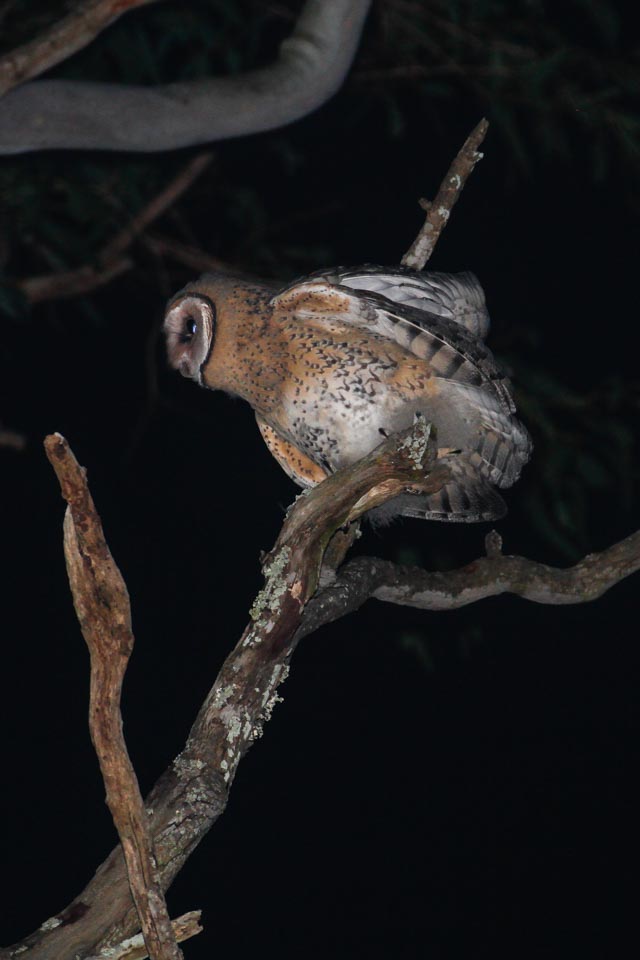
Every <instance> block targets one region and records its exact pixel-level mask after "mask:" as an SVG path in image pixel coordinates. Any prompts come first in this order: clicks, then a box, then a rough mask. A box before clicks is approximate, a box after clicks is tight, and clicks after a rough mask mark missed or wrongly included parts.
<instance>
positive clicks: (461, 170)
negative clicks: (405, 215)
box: [400, 120, 489, 270]
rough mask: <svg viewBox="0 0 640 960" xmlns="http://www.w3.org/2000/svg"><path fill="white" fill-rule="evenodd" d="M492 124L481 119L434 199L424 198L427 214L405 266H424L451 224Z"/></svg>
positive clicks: (405, 260) (406, 254)
mask: <svg viewBox="0 0 640 960" xmlns="http://www.w3.org/2000/svg"><path fill="white" fill-rule="evenodd" d="M488 128H489V124H488V122H487V121H486V120H481V121H480V123H479V124H478V125H477V127H476V128H475V129H474V130H473V131H472V132H471V133H470V134H469V136H468V137H467V139H466V140H465V142H464V144H463V145H462V148H461V149H460V151H459V153H458V155H457V156H456V158H455V160H454V161H453V163H452V164H451V166H450V167H449V170H448V172H447V175H446V177H445V178H444V180H443V181H442V183H441V184H440V189H439V190H438V193H437V194H436V198H435V200H434V201H433V203H429V202H428V201H427V200H421V201H420V206H421V207H422V208H423V210H426V213H427V217H426V219H425V222H424V224H423V226H422V229H421V230H420V233H419V234H418V236H417V237H416V239H415V240H414V241H413V243H412V244H411V246H410V247H409V249H408V250H407V252H406V253H405V255H404V256H403V258H402V260H401V261H400V262H401V263H402V265H403V266H404V267H411V268H412V269H413V270H422V269H424V265H425V263H426V262H427V260H428V259H429V257H430V256H431V254H432V253H433V251H434V248H435V245H436V243H437V242H438V239H439V237H440V234H441V233H442V231H443V230H444V228H445V227H446V225H447V221H448V220H449V217H450V216H451V210H452V208H453V206H454V204H455V203H456V201H457V199H458V197H459V196H460V193H461V192H462V189H463V187H464V185H465V183H466V182H467V179H468V177H469V174H470V173H471V171H472V170H473V168H474V167H475V165H476V163H477V162H478V160H480V159H482V154H481V153H479V152H478V147H479V146H480V144H481V143H482V141H483V140H484V138H485V135H486V133H487V130H488Z"/></svg>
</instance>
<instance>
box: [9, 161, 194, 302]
mask: <svg viewBox="0 0 640 960" xmlns="http://www.w3.org/2000/svg"><path fill="white" fill-rule="evenodd" d="M212 158H213V157H212V154H211V153H200V154H198V155H197V156H196V157H193V159H192V160H190V161H189V163H187V164H186V165H185V166H184V167H183V168H182V169H181V170H180V171H179V173H178V174H177V176H176V177H174V178H173V180H172V181H171V182H170V183H169V184H168V185H167V186H166V187H165V188H164V189H163V190H161V191H160V193H159V194H158V195H157V196H155V197H154V198H153V199H152V200H151V201H150V202H149V203H148V204H147V205H146V207H144V208H143V209H142V210H141V211H140V212H139V213H137V214H136V215H135V217H134V218H133V220H131V222H130V223H128V224H127V226H126V227H124V228H123V229H122V230H120V231H119V233H117V234H116V236H115V237H113V239H112V240H110V241H109V242H108V243H107V244H106V245H105V246H104V247H103V249H102V250H101V252H100V253H99V254H98V257H97V262H96V265H95V266H83V267H79V268H78V269H77V270H67V271H64V272H56V273H47V274H43V275H41V276H38V277H29V278H26V279H24V280H18V282H17V284H16V285H17V287H18V288H19V289H20V290H21V291H22V293H23V294H24V295H25V297H26V298H27V300H29V302H30V303H41V302H42V301H44V300H59V299H67V298H69V297H76V296H79V295H81V294H85V293H89V292H90V291H91V290H95V289H96V288H97V287H101V286H104V284H106V283H108V282H109V281H110V280H112V279H113V278H114V277H117V276H119V275H120V274H121V273H125V272H126V271H127V270H130V269H131V268H132V267H133V261H132V260H131V259H129V258H128V257H126V256H124V253H125V251H126V250H128V249H129V247H130V246H131V245H132V243H133V242H134V240H135V239H136V238H137V237H138V236H140V235H141V234H142V232H143V231H144V230H146V228H147V227H148V226H149V225H150V224H151V223H153V221H154V220H157V219H158V217H160V216H161V215H162V214H163V213H164V212H165V211H166V210H168V209H169V207H171V206H172V204H174V203H175V202H176V200H178V198H179V197H181V196H182V195H183V194H184V193H185V192H186V191H187V190H188V189H189V187H190V186H191V185H192V184H193V183H194V182H195V181H196V180H197V179H198V177H199V176H200V175H201V174H202V173H203V172H204V171H205V170H206V169H207V167H208V166H209V164H210V163H211V160H212Z"/></svg>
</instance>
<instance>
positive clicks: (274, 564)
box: [0, 417, 448, 960]
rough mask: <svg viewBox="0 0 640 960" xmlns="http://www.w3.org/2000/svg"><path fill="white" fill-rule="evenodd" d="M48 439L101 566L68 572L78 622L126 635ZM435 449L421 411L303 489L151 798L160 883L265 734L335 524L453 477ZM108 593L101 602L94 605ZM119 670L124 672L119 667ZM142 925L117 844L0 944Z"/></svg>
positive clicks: (45, 947) (85, 554) (90, 940)
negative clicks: (27, 927)
mask: <svg viewBox="0 0 640 960" xmlns="http://www.w3.org/2000/svg"><path fill="white" fill-rule="evenodd" d="M46 443H47V450H48V453H50V455H51V456H52V458H53V459H52V462H54V461H55V460H56V458H57V459H58V460H59V461H60V463H62V464H64V466H63V467H62V468H61V467H60V465H59V464H58V467H57V472H58V475H59V477H60V479H61V484H62V489H63V495H64V496H65V499H68V501H69V503H70V508H69V509H71V510H73V509H75V510H76V511H77V513H78V515H77V517H76V518H75V524H74V539H73V540H72V537H71V534H70V532H68V526H69V523H70V521H66V523H65V531H66V532H65V542H66V544H67V547H66V549H67V550H68V549H69V545H68V544H69V543H70V544H71V547H72V549H74V550H75V541H76V540H77V541H78V543H79V544H80V549H81V551H82V562H83V563H86V564H88V566H89V567H90V568H91V571H94V572H93V573H92V581H94V582H95V584H96V590H98V588H99V589H100V590H102V592H97V593H95V595H92V596H91V597H90V598H89V600H85V599H84V597H83V596H80V600H78V592H77V590H78V588H77V586H76V579H77V578H78V577H79V571H78V566H79V561H78V560H77V558H75V553H74V554H73V555H72V562H71V568H70V579H71V582H72V587H73V589H74V596H75V599H76V607H77V611H78V616H79V618H80V622H81V625H82V627H83V631H89V630H92V629H98V631H99V632H100V633H101V632H102V631H107V632H108V630H109V624H111V620H110V618H111V616H112V613H113V615H114V616H115V617H116V626H117V628H118V630H119V631H120V632H119V633H118V632H114V635H115V636H117V637H119V638H120V639H121V640H122V642H123V643H124V644H125V645H126V646H128V647H130V645H131V642H132V638H131V635H130V628H129V621H128V601H127V599H126V587H125V586H124V583H122V581H121V578H120V575H119V573H118V571H117V567H116V566H115V563H114V562H113V559H112V558H111V555H110V554H109V552H108V548H107V546H106V543H104V540H103V538H102V535H101V530H100V528H99V520H98V518H97V514H94V513H93V512H92V511H95V508H94V507H93V503H92V502H91V500H90V495H89V491H88V487H87V486H86V480H85V478H84V476H83V474H82V472H81V471H80V468H79V467H78V466H77V464H76V463H75V459H74V458H73V455H72V454H71V451H70V450H69V448H68V446H67V445H66V442H65V441H64V440H63V438H61V437H60V436H59V435H53V436H52V437H49V438H47V441H46ZM435 460H436V442H435V439H434V438H433V437H432V436H431V429H430V427H429V425H428V424H426V423H425V422H424V419H423V418H422V417H417V418H416V422H415V424H414V426H413V427H412V428H411V429H410V430H405V431H404V432H403V433H400V434H397V435H394V436H392V437H390V438H388V439H387V440H386V441H385V442H384V443H383V444H381V445H380V446H379V447H378V448H377V449H376V450H374V451H373V452H372V453H371V454H369V456H367V457H365V458H364V459H363V460H361V461H359V462H358V463H355V464H353V465H352V466H351V467H348V468H346V469H344V470H341V471H339V472H338V473H336V474H334V475H333V476H332V477H330V478H329V479H328V480H326V481H324V483H322V484H320V485H319V486H317V487H315V488H314V489H312V490H309V491H306V492H305V493H304V494H303V495H301V496H300V497H298V499H297V501H296V503H295V504H294V505H293V507H292V508H291V510H290V511H289V513H288V516H287V518H286V520H285V523H284V525H283V528H282V531H281V533H280V536H279V537H278V540H277V542H276V544H275V546H274V549H273V550H272V552H271V553H270V554H269V556H268V557H267V558H266V560H265V562H264V565H263V572H264V574H265V579H266V582H265V587H264V589H263V590H262V591H261V592H260V593H259V594H258V596H257V597H256V600H255V603H254V605H253V607H252V609H251V620H250V622H249V624H248V626H247V628H246V629H245V631H244V633H243V635H242V637H241V638H240V640H239V642H238V643H237V645H236V647H235V649H234V650H233V651H232V652H231V653H230V654H229V656H228V657H227V659H226V661H225V663H224V664H223V666H222V668H221V670H220V672H219V674H218V677H217V679H216V681H215V683H214V685H213V687H212V689H211V691H210V693H209V695H208V696H207V698H206V700H205V702H204V704H203V706H202V708H201V710H200V712H199V714H198V716H197V717H196V720H195V723H194V724H193V727H192V728H191V731H190V733H189V737H188V739H187V743H186V746H185V748H184V750H183V751H182V753H181V754H180V755H179V756H178V757H177V758H176V759H175V760H174V762H173V764H172V765H171V767H169V769H168V770H166V771H165V773H164V774H163V775H162V777H161V778H160V780H159V781H158V783H157V784H156V785H155V787H154V788H153V790H152V791H151V794H150V795H149V797H147V799H146V802H145V805H146V809H147V816H148V821H149V831H150V838H151V842H152V844H153V846H154V849H155V858H156V866H157V879H158V883H159V886H160V888H161V889H162V890H166V889H167V887H168V886H169V885H170V883H171V882H172V880H173V879H174V877H175V876H176V874H177V873H178V872H179V871H180V869H181V868H182V866H183V864H184V863H185V861H186V860H187V858H188V856H189V855H190V854H191V852H192V851H193V849H194V848H195V847H196V845H197V844H198V843H199V842H200V840H201V839H202V838H203V836H204V835H205V834H206V832H207V831H208V830H209V828H210V827H211V825H212V824H213V823H214V822H215V820H216V819H217V818H218V817H219V816H220V814H221V813H222V812H223V811H224V809H225V806H226V803H227V798H228V790H229V787H230V785H231V783H232V781H233V779H234V776H235V773H236V770H237V767H238V764H239V762H240V760H241V759H242V757H243V756H244V755H245V753H246V752H247V750H248V749H249V747H250V746H251V745H252V743H253V742H254V741H255V740H256V739H257V738H258V737H260V736H261V733H262V727H263V725H264V723H265V722H266V721H267V720H268V719H269V717H270V716H271V711H272V709H273V707H274V706H275V704H276V703H277V702H278V699H279V698H278V694H277V690H278V686H279V684H280V683H282V681H283V680H284V679H285V678H286V676H287V673H288V670H289V660H290V658H291V654H292V653H293V650H294V649H295V646H296V643H297V640H296V633H297V631H298V628H299V626H300V623H301V620H302V616H303V613H304V608H305V605H306V603H307V601H308V599H309V598H310V596H311V595H312V593H313V591H314V590H315V587H316V584H317V582H318V578H319V574H320V566H321V563H322V559H323V555H324V551H325V548H326V545H327V544H328V543H329V541H330V539H331V536H332V534H333V533H334V531H335V530H337V529H338V528H339V527H340V526H341V525H343V524H345V523H350V522H352V521H353V520H356V519H357V518H358V517H359V516H361V515H362V513H363V512H364V511H365V510H368V509H370V508H372V507H374V506H378V505H380V504H381V503H384V502H385V501H386V500H387V499H389V498H390V497H393V496H396V495H397V494H398V493H401V492H402V491H404V490H405V489H406V487H407V486H412V487H415V485H416V484H420V485H423V486H424V489H425V490H427V491H429V492H435V491H436V490H437V489H439V488H440V486H441V485H442V484H443V483H445V482H446V481H447V479H448V474H447V471H446V470H445V469H442V467H441V466H440V465H437V464H435ZM54 465H55V464H54ZM432 467H433V469H432ZM69 478H71V479H69ZM76 485H77V486H78V489H76ZM74 504H75V506H74ZM83 525H84V527H83ZM81 537H82V538H83V539H82V540H81V539H80V538H81ZM74 558H75V559H74ZM112 591H113V594H112ZM94 601H95V603H94V606H91V605H90V603H92V602H94ZM103 601H106V606H105V608H104V609H103V608H102V607H100V606H99V603H103ZM105 618H106V619H105ZM100 639H102V636H100ZM91 640H92V642H93V635H91ZM96 642H97V641H96ZM92 656H93V653H92ZM116 657H117V658H118V659H119V665H118V669H119V670H121V669H122V667H123V660H124V658H123V654H122V652H120V650H119V648H117V649H116ZM118 676H120V680H121V674H120V673H119V674H118ZM137 929H138V921H137V914H136V910H135V908H134V905H133V901H132V898H131V893H130V890H129V884H128V882H127V872H126V868H125V862H124V859H123V855H122V847H120V846H119V847H117V848H116V849H115V850H114V851H113V852H112V853H111V855H110V856H109V857H108V858H107V860H106V861H105V862H104V863H103V864H102V866H101V867H99V869H98V871H97V872H96V875H95V877H94V878H93V880H91V882H90V883H89V884H88V886H87V887H86V888H85V889H84V890H83V891H82V893H81V894H80V895H79V897H78V898H77V899H76V900H74V901H73V903H71V904H70V905H69V906H68V907H67V908H66V909H65V910H63V911H62V912H61V913H58V914H57V915H56V916H55V917H52V918H51V919H50V920H48V921H47V922H46V923H45V924H43V925H42V926H41V927H40V928H39V929H38V930H37V931H35V933H33V934H32V935H31V936H30V937H27V938H26V939H25V940H24V941H22V943H21V944H18V945H16V946H14V947H13V948H9V949H7V950H4V951H2V950H0V957H2V958H5V960H6V958H9V957H15V956H18V955H19V956H20V957H21V960H35V958H37V960H45V958H46V960H50V958H52V957H55V958H56V960H72V958H74V957H75V956H76V955H80V956H84V955H86V954H87V953H96V952H98V951H99V950H104V949H105V948H108V947H109V948H110V947H116V946H117V945H118V944H121V943H122V941H123V940H124V939H125V938H126V937H129V936H131V934H133V933H135V932H136V930H137Z"/></svg>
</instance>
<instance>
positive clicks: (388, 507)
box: [368, 456, 507, 526]
mask: <svg viewBox="0 0 640 960" xmlns="http://www.w3.org/2000/svg"><path fill="white" fill-rule="evenodd" d="M438 462H439V463H446V465H447V466H448V467H449V470H450V472H451V479H450V480H448V481H447V483H445V485H444V486H443V487H442V488H441V489H440V490H438V491H437V493H430V494H424V493H403V494H401V495H400V496H398V497H394V498H393V500H390V501H389V502H388V503H385V504H383V506H381V507H377V508H376V509H375V510H371V512H370V513H369V514H368V516H369V518H370V520H371V521H372V523H373V524H374V525H380V526H382V525H385V524H388V523H390V522H391V521H392V520H393V519H394V518H396V517H399V516H401V517H416V518H418V519H420V520H441V521H446V522H447V523H480V522H482V521H487V520H499V519H500V517H504V515H505V513H506V512H507V505H506V503H505V502H504V500H503V499H502V497H501V496H500V494H499V493H498V491H497V490H496V489H495V487H493V486H492V485H491V484H490V483H489V482H488V481H487V480H485V479H484V477H482V476H481V475H480V474H479V473H478V471H477V470H476V469H475V468H474V467H473V466H472V465H471V464H470V463H468V462H467V461H466V460H465V459H464V457H459V456H451V457H442V458H441V459H440V460H439V461H438Z"/></svg>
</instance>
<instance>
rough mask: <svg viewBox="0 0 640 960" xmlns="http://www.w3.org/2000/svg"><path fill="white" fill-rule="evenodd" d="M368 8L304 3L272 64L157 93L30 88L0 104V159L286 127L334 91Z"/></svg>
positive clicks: (71, 85)
mask: <svg viewBox="0 0 640 960" xmlns="http://www.w3.org/2000/svg"><path fill="white" fill-rule="evenodd" d="M370 2H371V0H306V3H305V4H304V7H303V9H302V12H301V13H300V16H299V17H298V20H297V22H296V24H295V27H294V29H293V32H292V34H291V35H290V36H289V37H288V38H287V39H286V40H285V41H284V42H283V43H282V44H281V47H280V51H279V55H278V58H277V60H276V61H275V63H273V64H271V65H270V66H268V67H265V68H263V69H260V70H251V71H248V72H247V73H244V74H240V75H236V76H226V77H208V78H204V79H201V80H194V81H190V82H184V83H170V84H167V85H165V86H155V87H151V86H136V85H133V84H132V85H126V84H117V83H90V82H81V81H73V80H36V81H33V82H32V83H28V84H24V85H23V86H21V87H16V88H15V89H13V90H10V91H9V92H8V93H7V94H6V95H5V96H4V98H3V99H2V101H1V102H0V154H15V153H24V152H25V151H29V150H45V149H80V150H137V151H141V152H153V151H160V150H173V149H176V148H178V147H187V146H194V145H195V144H201V143H212V142H213V141H215V140H224V139H226V138H228V137H238V136H243V135H246V134H249V133H258V132H260V131H264V130H273V129H275V128H277V127H281V126H284V125H285V124H288V123H292V122H293V121H294V120H297V119H299V118H300V117H303V116H306V114H308V113H311V111H312V110H315V109H317V108H318V107H320V106H321V105H322V104H323V103H325V101H326V100H328V99H329V98H330V97H332V96H333V94H334V93H335V92H336V91H337V90H338V89H339V88H340V86H341V85H342V83H343V81H344V78H345V76H346V74H347V71H348V70H349V67H350V66H351V62H352V60H353V57H354V56H355V52H356V49H357V47H358V43H359V41H360V34H361V32H362V27H363V24H364V21H365V18H366V15H367V13H368V10H369V6H370Z"/></svg>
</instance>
